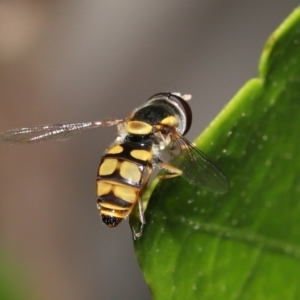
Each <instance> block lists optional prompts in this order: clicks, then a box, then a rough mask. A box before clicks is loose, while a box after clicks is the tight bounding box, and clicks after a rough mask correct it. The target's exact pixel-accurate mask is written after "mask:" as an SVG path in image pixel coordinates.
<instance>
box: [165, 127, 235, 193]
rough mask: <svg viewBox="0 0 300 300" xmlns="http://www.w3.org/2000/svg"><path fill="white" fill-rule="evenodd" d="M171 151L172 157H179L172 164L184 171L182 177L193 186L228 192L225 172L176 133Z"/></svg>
mask: <svg viewBox="0 0 300 300" xmlns="http://www.w3.org/2000/svg"><path fill="white" fill-rule="evenodd" d="M169 151H171V156H175V155H176V156H177V157H176V158H174V159H173V160H171V162H170V163H171V164H172V165H173V166H175V167H177V168H179V169H180V170H182V171H183V174H182V176H183V177H184V178H185V179H186V180H187V181H189V182H190V183H191V184H192V185H195V186H198V187H202V188H204V189H206V190H209V191H212V192H218V193H225V192H226V191H227V190H228V188H229V182H228V180H227V178H226V176H225V175H224V174H223V172H222V171H221V170H220V169H219V168H218V167H217V166H216V165H215V164H214V163H213V162H212V161H211V160H210V159H209V158H208V157H207V156H206V155H205V154H204V153H203V152H201V151H200V150H199V149H198V148H196V147H195V146H194V145H193V144H192V143H191V142H189V141H188V140H187V139H186V138H185V137H184V136H182V135H181V134H179V133H176V138H175V139H174V140H173V141H172V142H171V145H170V148H169Z"/></svg>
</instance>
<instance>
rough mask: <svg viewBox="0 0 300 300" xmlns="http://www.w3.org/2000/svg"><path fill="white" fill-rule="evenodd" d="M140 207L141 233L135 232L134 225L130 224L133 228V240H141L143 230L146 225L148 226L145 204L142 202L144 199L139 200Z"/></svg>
mask: <svg viewBox="0 0 300 300" xmlns="http://www.w3.org/2000/svg"><path fill="white" fill-rule="evenodd" d="M138 205H139V215H140V226H139V231H138V232H135V230H134V228H133V225H132V224H131V223H130V228H131V232H132V236H133V239H135V240H136V239H137V238H140V237H141V236H142V234H143V228H144V225H145V224H146V219H145V215H144V209H143V202H142V198H141V197H140V198H139V200H138Z"/></svg>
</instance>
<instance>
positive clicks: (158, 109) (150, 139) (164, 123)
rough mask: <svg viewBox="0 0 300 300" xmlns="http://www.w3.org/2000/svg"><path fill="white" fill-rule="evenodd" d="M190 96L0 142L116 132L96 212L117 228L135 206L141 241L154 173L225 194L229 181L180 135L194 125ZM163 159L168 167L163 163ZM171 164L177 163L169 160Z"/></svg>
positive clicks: (17, 132)
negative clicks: (121, 115) (145, 201)
mask: <svg viewBox="0 0 300 300" xmlns="http://www.w3.org/2000/svg"><path fill="white" fill-rule="evenodd" d="M190 98H191V96H190V95H183V96H181V94H179V93H158V94H155V95H153V96H152V97H151V98H150V99H149V100H148V102H146V103H145V104H144V105H142V106H141V107H139V108H136V109H135V110H134V111H133V112H132V113H131V114H130V115H129V116H128V117H127V118H125V119H113V120H107V121H95V122H85V123H74V124H53V125H42V126H35V127H29V128H21V129H14V130H9V131H6V132H3V133H1V134H0V142H1V143H8V144H24V143H34V142H42V141H49V140H55V141H63V140H67V139H69V138H71V137H73V136H76V135H78V134H80V133H83V132H86V131H89V130H92V129H97V128H100V127H107V126H114V125H115V126H117V127H118V136H117V138H116V140H115V141H114V142H113V143H112V144H111V145H110V147H109V148H108V149H107V150H106V152H105V154H104V155H103V157H102V159H101V161H100V165H99V168H98V174H97V181H96V194H97V197H98V200H97V207H98V210H99V213H100V216H101V218H102V221H103V223H105V224H106V225H108V226H109V227H116V226H117V225H118V224H119V223H120V222H121V221H122V220H123V219H125V218H126V217H127V216H128V215H130V213H131V211H132V209H133V207H134V206H135V204H138V208H139V216H140V227H139V231H138V232H135V231H134V229H133V227H132V226H131V228H132V231H133V237H134V238H138V237H140V236H141V235H142V230H143V227H144V225H145V223H146V221H145V217H144V211H143V205H142V195H143V191H144V190H145V188H146V187H147V185H148V182H149V178H150V175H151V173H152V171H153V168H155V167H157V168H159V169H163V170H164V171H165V172H164V173H163V175H161V176H160V178H161V179H168V178H173V177H176V176H180V175H182V176H183V177H184V178H185V179H186V180H187V181H189V182H190V183H191V184H192V185H195V186H197V187H202V188H204V189H207V190H210V191H213V192H219V193H224V192H225V191H226V190H227V189H228V181H227V179H226V177H225V175H224V174H223V173H222V171H221V170H220V169H219V168H218V167H217V166H215V165H214V163H213V162H212V161H211V160H210V159H209V158H207V157H206V155H205V154H204V153H202V152H201V151H200V150H199V149H197V148H196V147H195V146H194V145H193V144H192V143H191V142H189V141H188V140H187V139H186V138H185V137H184V135H185V134H186V133H187V132H188V131H189V129H190V126H191V123H192V111H191V108H190V106H189V104H188V103H187V100H189V99H190ZM162 153H167V155H168V157H169V159H171V163H169V162H168V161H166V160H164V159H163V158H162ZM173 158H175V159H173Z"/></svg>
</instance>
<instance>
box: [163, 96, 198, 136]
mask: <svg viewBox="0 0 300 300" xmlns="http://www.w3.org/2000/svg"><path fill="white" fill-rule="evenodd" d="M168 98H169V99H170V101H172V102H175V103H177V105H178V106H179V107H180V108H181V109H182V111H183V113H184V114H185V117H186V127H185V131H184V133H183V135H185V134H186V133H188V131H189V130H190V128H191V125H192V120H193V114H192V110H191V107H190V106H189V104H188V103H187V101H185V100H184V99H182V98H181V97H180V96H178V95H175V94H171V93H168Z"/></svg>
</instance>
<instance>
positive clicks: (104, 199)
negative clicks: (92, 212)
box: [97, 192, 134, 209]
mask: <svg viewBox="0 0 300 300" xmlns="http://www.w3.org/2000/svg"><path fill="white" fill-rule="evenodd" d="M97 203H98V204H100V206H101V203H110V204H114V205H117V206H120V207H125V208H130V207H132V206H133V205H134V204H133V203H130V202H127V201H125V200H123V199H121V198H119V197H116V196H115V195H114V193H113V192H109V193H108V194H106V195H101V196H100V197H98V201H97ZM104 209H107V208H106V207H104Z"/></svg>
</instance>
